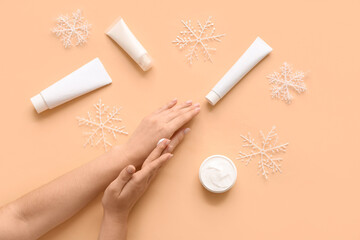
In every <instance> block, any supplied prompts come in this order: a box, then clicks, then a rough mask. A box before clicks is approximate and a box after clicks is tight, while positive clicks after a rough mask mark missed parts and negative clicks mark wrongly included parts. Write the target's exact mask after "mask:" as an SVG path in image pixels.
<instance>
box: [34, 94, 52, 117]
mask: <svg viewBox="0 0 360 240" xmlns="http://www.w3.org/2000/svg"><path fill="white" fill-rule="evenodd" d="M30 100H31V102H32V104H33V105H34V107H35V109H36V111H37V113H41V112H43V111H45V110H46V109H49V107H48V106H47V105H46V102H45V100H44V99H43V97H42V96H41V94H38V95H36V96H34V97H32V98H31V99H30Z"/></svg>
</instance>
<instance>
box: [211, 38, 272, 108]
mask: <svg viewBox="0 0 360 240" xmlns="http://www.w3.org/2000/svg"><path fill="white" fill-rule="evenodd" d="M271 51H272V48H271V47H270V46H269V45H267V44H266V42H264V40H262V39H261V38H259V37H257V38H256V39H255V41H254V42H253V43H252V44H251V46H250V47H249V48H248V49H247V50H246V52H245V53H244V54H243V55H242V56H241V57H240V58H239V60H237V62H236V63H235V64H234V65H233V66H232V67H231V68H230V70H229V71H228V72H227V73H226V74H225V75H224V76H223V77H222V79H221V80H220V81H219V82H218V83H217V84H216V85H215V87H214V88H213V89H212V90H211V91H210V92H209V93H208V95H206V99H207V100H208V102H209V103H210V104H211V105H215V104H216V103H217V102H218V101H219V100H220V99H221V98H223V97H224V96H225V95H226V94H227V93H228V92H229V91H230V89H232V88H233V87H234V86H235V85H236V84H237V83H238V82H239V81H240V80H241V79H242V78H243V77H244V76H245V75H246V74H247V73H248V72H249V71H250V70H251V69H252V68H253V67H255V65H256V64H258V63H259V62H260V61H261V60H262V59H263V58H264V57H266V56H267V55H268V54H269V53H270V52H271Z"/></svg>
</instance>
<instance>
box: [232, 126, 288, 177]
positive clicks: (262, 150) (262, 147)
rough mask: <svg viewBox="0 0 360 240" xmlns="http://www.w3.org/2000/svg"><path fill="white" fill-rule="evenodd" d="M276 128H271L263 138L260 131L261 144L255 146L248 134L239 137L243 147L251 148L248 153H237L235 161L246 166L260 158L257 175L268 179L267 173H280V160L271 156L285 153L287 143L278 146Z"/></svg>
mask: <svg viewBox="0 0 360 240" xmlns="http://www.w3.org/2000/svg"><path fill="white" fill-rule="evenodd" d="M275 129H276V127H275V126H274V127H272V129H271V130H270V132H269V133H268V134H267V135H266V136H265V135H264V133H263V132H262V131H260V136H261V138H262V142H261V144H256V142H255V139H254V138H252V137H251V136H250V133H248V135H247V136H243V135H241V137H242V138H243V141H244V143H245V144H244V145H243V147H248V148H251V151H250V152H249V153H243V152H239V157H238V158H237V159H240V160H242V161H243V162H245V165H246V166H247V165H248V164H249V163H250V161H251V160H252V159H253V157H256V156H260V160H259V162H258V170H259V171H258V174H261V175H262V176H264V177H265V179H268V176H269V172H271V173H276V172H280V173H281V161H282V158H274V157H273V154H277V153H281V152H286V149H287V147H288V145H289V143H284V144H278V143H277V142H278V135H277V133H276V131H275Z"/></svg>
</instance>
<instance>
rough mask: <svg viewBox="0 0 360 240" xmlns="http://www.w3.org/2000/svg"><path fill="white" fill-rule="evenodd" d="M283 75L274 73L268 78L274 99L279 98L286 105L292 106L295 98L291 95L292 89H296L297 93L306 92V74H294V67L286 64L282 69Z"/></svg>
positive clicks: (298, 72)
mask: <svg viewBox="0 0 360 240" xmlns="http://www.w3.org/2000/svg"><path fill="white" fill-rule="evenodd" d="M280 70H281V73H278V72H274V73H272V74H270V75H268V76H267V78H268V79H269V82H270V84H271V85H272V87H271V96H272V98H279V99H281V100H283V101H285V102H286V103H288V104H290V103H291V101H292V100H293V96H292V95H291V93H290V88H292V89H294V90H295V91H296V92H297V93H303V92H305V91H306V86H305V83H304V77H305V74H304V72H301V71H296V72H295V73H293V72H292V67H291V66H290V65H289V64H288V63H287V62H284V63H283V65H282V66H281V67H280Z"/></svg>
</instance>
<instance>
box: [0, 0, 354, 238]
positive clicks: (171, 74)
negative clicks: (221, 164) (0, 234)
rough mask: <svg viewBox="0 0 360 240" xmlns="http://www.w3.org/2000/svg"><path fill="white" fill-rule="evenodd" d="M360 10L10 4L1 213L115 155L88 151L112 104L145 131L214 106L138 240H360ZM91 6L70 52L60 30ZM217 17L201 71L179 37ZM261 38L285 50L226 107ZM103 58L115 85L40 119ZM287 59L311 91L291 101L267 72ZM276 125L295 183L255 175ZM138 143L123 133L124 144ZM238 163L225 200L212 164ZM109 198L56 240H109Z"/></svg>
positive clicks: (161, 182)
mask: <svg viewBox="0 0 360 240" xmlns="http://www.w3.org/2000/svg"><path fill="white" fill-rule="evenodd" d="M359 8H360V2H359V1H355V0H344V1H341V3H339V1H325V0H324V1H322V0H318V1H310V0H305V1H286V0H273V1H265V0H263V1H258V0H256V1H234V0H232V1H231V0H224V1H205V0H197V1H190V0H183V1H180V2H179V1H165V0H153V1H144V0H143V1H139V0H132V1H123V0H121V1H107V0H105V1H85V0H77V1H70V0H63V1H61V2H53V1H45V0H42V1H25V0H22V1H2V2H1V3H0V13H1V14H0V27H1V31H2V37H1V40H0V43H1V44H0V52H1V58H0V66H1V67H0V79H1V87H0V104H1V112H2V114H1V120H0V121H1V122H0V133H1V137H0V146H1V152H0V205H3V204H5V203H7V202H10V201H12V200H14V199H16V198H18V197H19V196H21V195H23V194H25V193H26V192H29V191H31V190H33V189H35V188H37V187H39V186H41V185H43V184H45V183H47V182H49V181H50V180H52V179H54V178H56V177H58V176H60V175H62V174H63V173H65V172H67V171H70V170H72V169H74V168H76V167H78V166H80V165H82V164H84V163H86V162H88V161H89V160H90V159H93V158H96V157H97V156H99V155H101V154H102V153H103V152H104V148H102V147H101V146H98V147H91V146H86V147H85V148H84V147H83V145H84V142H85V140H86V138H85V137H84V135H83V132H84V129H83V128H82V127H79V126H78V121H77V119H76V117H79V116H80V117H86V114H87V112H88V111H92V109H93V104H96V103H97V102H98V101H99V99H101V100H102V102H103V103H105V104H106V105H108V106H111V107H112V106H116V107H120V106H121V107H122V108H121V110H120V114H119V117H120V118H121V119H122V120H123V121H122V122H121V126H126V131H127V132H128V133H129V135H131V134H132V132H133V131H134V129H135V128H136V126H137V125H138V124H139V122H140V121H141V119H142V117H144V116H145V115H147V114H149V113H150V112H152V111H153V110H154V109H156V108H158V107H160V106H161V105H163V104H164V103H166V102H167V101H169V100H171V99H173V98H174V97H177V98H178V99H179V101H185V100H189V99H191V100H193V101H194V102H200V103H201V107H202V109H201V112H200V114H199V116H198V117H197V118H196V119H194V121H193V122H192V123H191V124H190V125H189V127H190V128H191V132H190V133H189V134H188V136H187V137H186V140H185V141H184V142H183V143H182V145H181V146H180V147H179V148H178V149H177V150H176V152H175V153H174V157H173V158H172V159H171V160H170V162H169V163H168V164H167V166H166V167H164V168H163V169H162V171H161V173H160V174H159V176H158V177H157V178H156V179H155V181H154V183H153V184H152V186H151V187H150V189H149V191H148V192H147V193H146V194H145V195H144V197H143V198H142V199H141V200H140V201H139V203H138V204H137V205H136V206H135V208H134V211H133V213H132V215H131V216H130V222H129V234H128V239H159V240H162V239H164V240H165V239H174V240H177V239H179V240H180V239H208V240H216V239H259V240H260V239H265V238H266V239H289V238H291V239H359V238H360V230H359V229H358V226H359V225H360V206H359V204H358V203H359V202H360V194H359V191H358V189H359V183H360V175H359V172H360V158H359V154H358V144H359V135H360V126H359V124H358V123H359V121H360V113H359V110H358V103H359V102H360V94H359V88H360V82H359V76H360V68H359V66H358V63H359V61H358V56H359V54H360V47H359V42H360V33H359V31H358V27H359V26H358V23H359V22H360V16H359V14H358V9H359ZM77 9H81V10H82V15H83V16H84V17H85V18H86V20H87V21H88V22H89V24H91V29H90V34H89V38H88V39H87V43H86V44H85V45H83V46H77V47H75V46H74V47H70V48H67V49H65V48H64V46H63V43H62V42H61V41H60V40H59V39H58V38H56V36H55V34H53V33H52V32H51V29H52V28H54V26H55V25H56V18H57V17H58V16H59V15H61V14H67V13H68V14H70V13H71V12H74V11H76V10H77ZM119 16H121V17H123V18H124V20H125V22H126V24H127V25H128V26H129V28H130V29H131V31H132V32H133V33H134V35H135V36H136V37H137V38H138V39H139V41H140V42H141V43H142V44H143V46H144V47H145V48H146V50H147V51H148V53H149V55H150V56H151V57H152V58H153V60H154V66H153V68H152V69H151V70H149V71H148V72H143V71H142V70H141V68H140V67H139V66H138V65H137V64H136V63H135V62H134V61H133V60H132V59H131V58H130V57H129V56H128V55H127V54H126V53H125V52H124V50H122V49H121V48H120V47H119V46H118V45H117V44H116V43H115V42H114V41H113V40H111V39H110V38H109V37H108V36H106V34H105V31H106V29H107V28H108V27H109V26H110V25H111V24H112V23H113V22H114V21H115V20H116V19H117V18H118V17H119ZM209 16H212V18H211V19H212V21H213V22H214V23H215V27H216V32H217V33H220V34H223V33H224V34H225V36H223V37H221V42H220V43H217V42H215V43H212V44H211V45H212V46H215V48H216V52H214V53H213V54H212V55H211V60H212V63H211V62H209V61H206V62H204V58H203V57H202V56H201V57H199V60H194V61H193V63H192V65H189V63H188V62H187V59H186V57H185V55H186V53H187V49H183V50H180V49H179V48H178V47H177V46H176V45H175V44H174V43H172V41H174V40H175V39H176V37H177V36H178V35H179V32H180V31H182V30H183V24H182V22H181V20H191V21H192V22H193V23H194V25H195V24H196V21H197V20H199V21H200V22H201V23H204V22H205V21H206V20H207V19H208V18H209ZM257 36H259V37H261V38H262V39H263V40H264V41H265V42H266V43H267V44H269V45H270V46H271V47H272V48H273V51H272V52H271V53H270V54H269V55H268V56H267V57H266V58H264V60H263V61H261V62H260V63H259V64H258V65H257V66H256V67H255V68H254V69H253V70H252V71H250V72H249V73H248V75H246V76H245V77H244V78H243V79H242V80H241V81H240V82H239V84H237V85H236V86H235V87H234V88H233V89H232V90H231V91H230V92H229V93H228V94H227V95H226V96H225V97H224V98H223V99H222V100H220V101H219V102H218V103H217V104H216V105H215V106H211V105H210V104H208V103H207V102H206V100H205V96H206V94H208V92H209V91H210V90H211V89H212V88H213V86H214V85H215V84H216V83H217V82H218V81H219V80H220V79H221V77H222V76H223V75H224V74H225V73H226V72H227V71H228V70H229V69H230V67H231V66H232V65H233V64H234V63H235V62H236V61H237V60H238V58H239V57H240V56H241V55H242V54H243V53H244V51H245V50H246V49H247V48H248V47H249V46H250V44H251V43H252V42H253V41H254V40H255V39H256V37H257ZM96 57H99V59H100V60H101V62H102V64H103V65H104V67H105V69H106V70H107V72H108V73H109V75H110V77H111V78H112V81H113V82H112V84H111V85H109V86H105V87H103V88H101V89H98V90H96V91H94V92H92V93H89V94H86V95H84V96H81V97H79V98H77V99H74V100H72V101H70V102H68V103H66V104H63V105H61V106H59V107H57V108H55V109H52V110H46V111H45V112H43V113H41V114H37V113H36V111H35V109H34V107H33V105H32V104H31V102H30V98H31V97H33V96H35V95H36V94H38V93H39V92H40V91H41V90H43V89H45V88H46V87H48V86H50V85H51V84H53V83H54V82H56V81H58V80H60V79H61V78H63V77H65V76H66V75H68V74H70V73H71V72H73V71H75V70H76V69H78V68H80V67H81V66H83V65H84V64H86V63H88V62H90V61H91V60H92V59H94V58H96ZM284 62H288V63H289V64H291V65H292V66H293V68H294V70H301V71H303V72H304V73H305V78H304V82H305V84H306V87H307V90H306V91H305V92H304V93H301V94H297V93H296V92H294V91H293V92H292V94H293V96H294V99H293V101H292V103H291V104H286V103H285V102H284V101H281V100H276V99H272V98H271V90H270V89H271V85H270V84H269V79H268V78H267V76H268V75H269V74H271V73H273V72H279V71H280V67H281V65H282V64H283V63H284ZM273 126H276V132H277V134H278V135H279V143H289V145H288V146H287V151H286V153H283V154H281V157H282V158H283V161H282V166H281V170H282V173H276V174H271V173H270V174H269V178H268V180H265V178H264V177H263V176H261V175H257V171H258V168H257V163H258V159H255V158H254V159H253V160H252V162H251V164H248V165H247V166H245V164H244V163H243V162H241V161H240V160H236V158H237V157H238V156H239V154H238V153H239V151H244V152H246V150H247V149H245V148H244V147H243V146H242V145H243V138H242V137H241V135H244V136H246V135H247V134H248V132H250V133H251V136H252V137H253V138H255V139H256V141H260V139H261V138H260V137H261V136H260V135H259V134H258V133H259V131H260V130H262V131H263V132H264V133H265V134H266V133H267V132H268V131H269V130H270V129H271V128H272V127H273ZM128 138H129V137H128V136H126V135H122V134H119V135H118V136H117V139H116V141H114V140H113V139H111V140H112V143H115V144H122V143H124V142H126V140H127V139H128ZM211 155H225V156H227V157H228V158H230V159H231V160H232V161H233V162H234V163H235V165H236V167H237V181H236V183H235V185H234V186H233V187H232V188H231V190H230V191H228V192H226V193H222V194H214V193H210V192H208V191H207V190H206V189H204V188H203V186H202V185H201V183H200V181H199V176H198V173H199V167H200V165H201V163H202V162H203V160H205V159H206V158H207V157H209V156H211ZM101 217H102V207H101V196H99V197H98V198H97V199H95V200H94V201H93V202H92V203H91V204H90V205H89V206H88V207H86V208H85V209H83V210H82V211H81V212H80V213H79V214H77V215H76V216H75V217H73V218H72V219H70V220H69V221H67V222H65V223H64V224H62V225H60V226H59V227H57V228H55V229H54V230H52V231H51V232H49V233H48V234H47V235H45V236H44V237H42V238H41V239H42V240H58V239H68V240H70V239H97V235H98V232H99V228H100V222H101Z"/></svg>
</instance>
